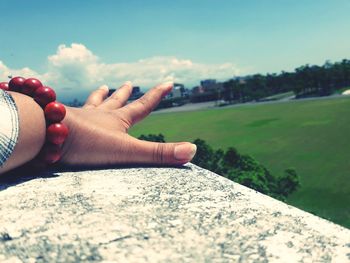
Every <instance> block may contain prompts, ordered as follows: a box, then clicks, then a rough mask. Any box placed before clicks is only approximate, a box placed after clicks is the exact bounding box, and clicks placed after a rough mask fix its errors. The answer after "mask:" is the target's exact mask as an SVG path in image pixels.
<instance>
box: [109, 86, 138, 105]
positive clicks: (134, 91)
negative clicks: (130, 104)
mask: <svg viewBox="0 0 350 263" xmlns="http://www.w3.org/2000/svg"><path fill="white" fill-rule="evenodd" d="M115 91H116V89H110V90H109V92H108V96H111V95H112V94H113V92H115ZM143 94H144V93H143V92H141V89H140V87H138V86H136V87H133V88H132V92H131V95H130V97H129V99H128V101H133V100H137V99H138V98H140V97H142V95H143Z"/></svg>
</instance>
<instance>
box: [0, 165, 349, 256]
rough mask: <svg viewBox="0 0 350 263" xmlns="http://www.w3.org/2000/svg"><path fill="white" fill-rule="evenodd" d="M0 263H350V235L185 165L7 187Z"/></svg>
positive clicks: (56, 177)
mask: <svg viewBox="0 0 350 263" xmlns="http://www.w3.org/2000/svg"><path fill="white" fill-rule="evenodd" d="M0 202H1V206H0V261H1V262H6V261H7V262H77V261H80V262H85V261H105V262H111V261H113V262H349V261H350V230H348V229H346V228H343V227H340V226H338V225H336V224H333V223H331V222H328V221H326V220H323V219H321V218H318V217H316V216H313V215H311V214H309V213H306V212H304V211H301V210H299V209H296V208H294V207H291V206H288V205H286V204H284V203H282V202H279V201H276V200H274V199H272V198H270V197H268V196H265V195H262V194H259V193H257V192H255V191H253V190H250V189H248V188H246V187H244V186H241V185H239V184H236V183H233V182H231V181H229V180H227V179H225V178H223V177H221V176H218V175H216V174H214V173H212V172H210V171H207V170H204V169H201V168H199V167H197V166H195V165H192V164H188V165H187V166H185V167H184V168H133V169H107V170H95V171H80V172H57V173H55V174H53V175H52V176H49V177H47V178H36V179H31V180H29V179H28V180H24V181H23V182H20V183H13V182H12V183H11V184H6V183H4V182H1V184H0Z"/></svg>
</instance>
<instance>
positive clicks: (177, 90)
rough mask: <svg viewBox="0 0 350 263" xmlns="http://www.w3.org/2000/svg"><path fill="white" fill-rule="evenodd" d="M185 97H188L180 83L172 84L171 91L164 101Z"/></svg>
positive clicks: (186, 91)
mask: <svg viewBox="0 0 350 263" xmlns="http://www.w3.org/2000/svg"><path fill="white" fill-rule="evenodd" d="M186 96H188V90H186V89H185V86H184V85H183V84H180V83H174V87H173V90H172V91H171V92H170V93H169V94H168V95H167V96H166V97H165V99H176V98H184V97H186Z"/></svg>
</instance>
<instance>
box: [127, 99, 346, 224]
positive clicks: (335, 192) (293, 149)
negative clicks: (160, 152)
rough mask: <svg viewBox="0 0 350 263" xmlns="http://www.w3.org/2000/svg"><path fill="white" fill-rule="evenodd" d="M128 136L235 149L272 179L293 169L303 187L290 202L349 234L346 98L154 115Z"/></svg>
mask: <svg viewBox="0 0 350 263" xmlns="http://www.w3.org/2000/svg"><path fill="white" fill-rule="evenodd" d="M131 133H132V134H133V135H135V136H138V135H140V134H149V133H157V134H158V133H163V134H164V135H165V137H166V139H167V141H182V140H188V141H192V140H194V139H196V138H202V139H205V140H206V141H207V142H208V143H209V144H210V145H212V146H213V147H214V148H223V149H224V148H227V147H229V146H234V147H236V148H237V149H238V150H239V151H240V152H241V153H247V154H250V155H252V156H254V157H255V158H256V159H258V160H259V161H260V162H262V163H263V164H265V165H266V166H267V167H268V168H269V169H270V170H271V171H272V172H273V173H274V174H276V175H277V174H280V173H282V172H283V170H284V169H286V168H288V167H294V168H296V170H297V172H298V174H299V175H300V177H301V184H302V187H301V188H300V190H298V192H296V193H295V194H293V195H292V196H291V197H290V198H289V200H288V202H289V203H290V204H293V205H295V206H297V207H299V208H302V209H304V210H307V211H310V212H312V213H315V214H317V215H319V216H321V217H324V218H328V219H330V220H332V221H334V222H337V223H339V224H342V225H344V226H347V227H349V228H350V206H349V203H350V98H340V99H329V100H316V101H296V102H288V103H279V104H266V105H251V106H241V107H234V108H222V109H213V110H203V111H194V112H182V113H167V114H153V115H152V116H150V117H149V118H148V119H146V120H145V121H144V122H142V123H141V124H139V125H137V126H136V127H134V128H133V129H132V131H131Z"/></svg>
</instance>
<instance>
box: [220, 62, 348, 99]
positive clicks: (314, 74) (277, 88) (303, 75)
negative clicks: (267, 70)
mask: <svg viewBox="0 0 350 263" xmlns="http://www.w3.org/2000/svg"><path fill="white" fill-rule="evenodd" d="M349 86H350V60H348V59H343V60H342V61H340V62H335V63H331V62H329V61H327V62H326V63H325V64H324V65H322V66H317V65H311V66H310V65H308V64H307V65H304V66H301V67H298V68H296V69H295V71H294V72H284V71H282V72H281V73H280V74H266V75H262V74H255V75H251V76H247V77H238V78H234V79H231V80H228V81H226V82H224V83H223V91H222V92H221V94H219V95H220V97H217V99H225V100H226V101H229V102H231V103H232V102H246V101H252V100H257V101H258V100H261V99H262V98H266V97H268V96H272V95H275V94H278V93H284V92H289V91H293V92H294V93H295V95H296V98H302V97H309V96H328V95H331V94H332V93H334V92H335V91H337V90H340V89H343V88H345V87H349Z"/></svg>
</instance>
